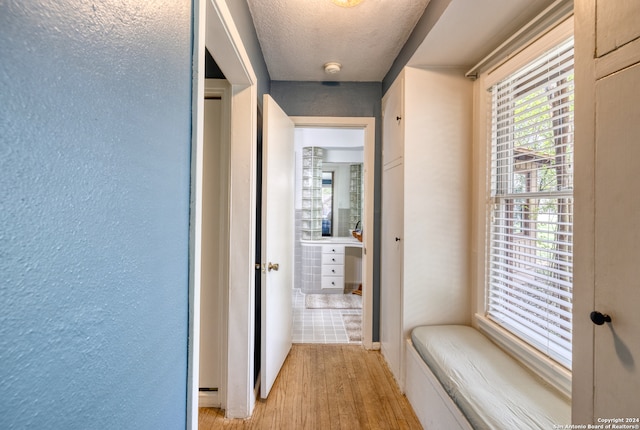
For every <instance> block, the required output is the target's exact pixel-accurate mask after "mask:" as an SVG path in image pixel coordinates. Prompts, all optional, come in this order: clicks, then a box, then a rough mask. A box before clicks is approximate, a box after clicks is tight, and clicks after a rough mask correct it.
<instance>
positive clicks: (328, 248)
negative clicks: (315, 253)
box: [322, 245, 344, 254]
mask: <svg viewBox="0 0 640 430" xmlns="http://www.w3.org/2000/svg"><path fill="white" fill-rule="evenodd" d="M322 253H323V254H344V245H322Z"/></svg>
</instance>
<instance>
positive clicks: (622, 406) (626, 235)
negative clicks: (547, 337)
mask: <svg viewBox="0 0 640 430" xmlns="http://www.w3.org/2000/svg"><path fill="white" fill-rule="evenodd" d="M639 86H640V65H636V66H633V67H630V68H628V69H625V70H623V71H621V72H618V73H616V74H614V75H611V76H609V77H607V78H604V79H601V80H600V81H598V82H597V83H596V154H597V159H596V166H595V179H596V182H595V184H596V187H595V206H596V207H595V243H596V248H595V262H596V263H595V310H597V311H599V312H601V313H603V314H608V315H610V316H611V318H612V321H611V323H606V324H604V325H601V326H596V327H595V337H594V390H595V391H594V408H593V413H594V415H593V416H594V419H595V418H604V417H620V418H637V417H638V414H639V411H640V400H639V399H638V393H640V372H639V371H638V369H639V368H640V342H638V333H640V265H639V264H638V262H639V261H640V223H639V222H638V221H639V220H640V198H639V197H638V190H640V176H639V175H638V163H640V141H638V136H640V121H638V118H640V104H638V95H639V92H638V87H639ZM578 287H579V286H578ZM586 317H587V316H586V315H584V316H583V315H577V316H576V318H585V319H586ZM636 424H638V423H633V425H636Z"/></svg>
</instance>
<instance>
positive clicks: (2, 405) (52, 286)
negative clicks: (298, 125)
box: [0, 0, 192, 429]
mask: <svg viewBox="0 0 640 430" xmlns="http://www.w3.org/2000/svg"><path fill="white" fill-rule="evenodd" d="M191 19H192V17H191V1H188V0H164V1H162V0H158V1H154V2H146V1H134V0H104V1H101V2H80V1H71V0H39V1H37V2H36V1H32V0H4V1H0V309H1V311H0V428H2V429H36V428H42V429H45V428H46V429H88V428H102V429H160V428H162V429H171V428H174V429H177V428H184V426H185V422H186V416H185V413H186V383H187V333H188V327H187V326H188V238H189V178H190V165H189V164H190V139H191V112H190V110H191V33H192V29H191V25H192V21H191Z"/></svg>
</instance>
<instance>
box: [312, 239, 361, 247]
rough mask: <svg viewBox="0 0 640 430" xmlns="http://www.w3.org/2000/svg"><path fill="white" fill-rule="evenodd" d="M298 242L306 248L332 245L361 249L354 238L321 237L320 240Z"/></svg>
mask: <svg viewBox="0 0 640 430" xmlns="http://www.w3.org/2000/svg"><path fill="white" fill-rule="evenodd" d="M300 242H301V243H302V245H307V246H311V245H313V246H317V245H330V244H334V245H347V246H355V247H360V248H361V247H362V242H360V241H359V240H358V239H356V238H355V237H351V236H345V237H323V238H322V239H316V240H304V239H301V240H300Z"/></svg>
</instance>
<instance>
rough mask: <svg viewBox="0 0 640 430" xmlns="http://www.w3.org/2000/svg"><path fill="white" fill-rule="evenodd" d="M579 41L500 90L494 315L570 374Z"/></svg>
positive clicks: (492, 236) (492, 239)
mask: <svg viewBox="0 0 640 430" xmlns="http://www.w3.org/2000/svg"><path fill="white" fill-rule="evenodd" d="M573 76H574V74H573V39H571V40H568V41H566V42H564V43H562V44H561V45H559V46H557V47H555V48H554V49H553V50H551V51H550V52H547V53H545V54H544V55H542V56H541V57H539V58H537V59H536V60H534V61H532V62H531V63H529V64H528V65H527V66H525V67H523V68H522V69H520V70H519V71H517V72H515V73H513V74H512V75H510V76H509V77H507V78H505V79H503V80H501V81H500V82H498V83H497V84H495V85H494V86H493V87H492V88H491V89H490V91H491V98H490V99H491V127H490V130H491V147H492V148H491V164H490V168H489V180H490V188H491V200H490V203H489V208H488V211H489V214H490V217H489V223H490V225H489V229H488V230H487V231H488V250H489V254H488V255H489V258H488V267H487V269H488V270H487V275H488V276H487V277H488V288H487V315H488V317H489V318H490V319H492V320H493V321H495V322H496V323H498V324H499V325H501V326H502V327H504V328H505V329H507V330H509V331H510V332H512V333H513V334H515V335H516V336H518V337H520V338H521V339H523V340H524V341H526V342H528V343H529V344H531V345H532V346H534V347H535V348H537V349H539V350H540V351H542V352H543V353H544V354H546V355H548V356H549V357H551V358H553V359H554V360H556V361H558V362H560V363H561V364H563V365H564V366H566V367H567V368H571V314H572V288H573V287H572V284H573V275H572V266H573V258H572V255H573V245H572V238H573V227H572V224H573V99H574V96H573V88H574V84H573Z"/></svg>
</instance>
